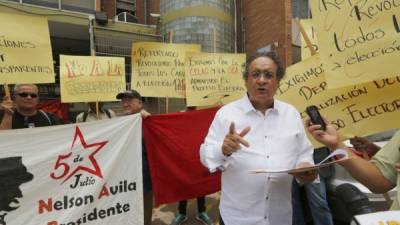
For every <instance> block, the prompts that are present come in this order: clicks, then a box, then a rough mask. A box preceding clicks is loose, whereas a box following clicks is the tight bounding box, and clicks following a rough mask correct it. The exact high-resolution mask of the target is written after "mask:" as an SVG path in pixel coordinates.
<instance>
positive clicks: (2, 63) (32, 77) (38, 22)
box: [0, 13, 55, 84]
mask: <svg viewBox="0 0 400 225" xmlns="http://www.w3.org/2000/svg"><path fill="white" fill-rule="evenodd" d="M0 27H1V31H0V83H7V84H17V83H54V81H55V79H54V77H55V76H54V66H53V56H52V51H51V43H50V34H49V28H48V24H47V18H46V17H39V16H25V15H17V14H7V13H0Z"/></svg>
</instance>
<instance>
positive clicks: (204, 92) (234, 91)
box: [186, 52, 246, 106]
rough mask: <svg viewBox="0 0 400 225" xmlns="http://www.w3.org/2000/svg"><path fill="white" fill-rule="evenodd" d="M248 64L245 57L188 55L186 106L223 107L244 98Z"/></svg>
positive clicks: (205, 54)
mask: <svg viewBox="0 0 400 225" xmlns="http://www.w3.org/2000/svg"><path fill="white" fill-rule="evenodd" d="M245 61H246V55H245V54H216V53H195V52H190V53H187V54H186V101H187V105H188V106H211V105H222V104H226V103H229V102H231V101H233V100H236V99H238V98H240V97H242V96H243V94H244V93H245V92H246V88H245V86H244V81H243V77H242V73H243V69H244V68H243V65H244V63H245Z"/></svg>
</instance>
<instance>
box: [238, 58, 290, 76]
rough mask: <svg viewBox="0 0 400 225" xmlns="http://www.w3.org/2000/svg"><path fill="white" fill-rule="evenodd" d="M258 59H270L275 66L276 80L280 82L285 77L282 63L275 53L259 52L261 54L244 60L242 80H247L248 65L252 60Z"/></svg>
mask: <svg viewBox="0 0 400 225" xmlns="http://www.w3.org/2000/svg"><path fill="white" fill-rule="evenodd" d="M260 57H266V58H270V59H271V60H272V61H273V62H274V63H275V64H276V66H277V70H276V77H277V78H278V80H282V78H283V76H285V68H283V64H282V61H281V60H280V58H279V56H278V54H277V53H276V52H261V53H260V52H257V53H256V54H254V55H251V56H250V57H248V58H247V60H246V65H244V71H243V79H244V80H247V77H248V75H249V66H250V64H251V63H252V62H253V61H254V60H256V59H258V58H260Z"/></svg>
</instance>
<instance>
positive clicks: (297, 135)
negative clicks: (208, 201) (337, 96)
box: [200, 52, 317, 225]
mask: <svg viewBox="0 0 400 225" xmlns="http://www.w3.org/2000/svg"><path fill="white" fill-rule="evenodd" d="M284 73H285V71H284V69H283V67H282V66H281V63H280V61H279V59H278V57H277V56H276V54H275V53H271V52H269V53H263V54H259V55H255V56H253V57H251V58H249V59H248V60H247V62H246V69H245V71H244V73H243V78H244V80H245V85H246V88H247V94H246V95H245V96H243V97H242V98H241V99H239V100H236V101H234V102H232V103H230V104H228V105H225V106H223V107H222V108H221V109H220V110H219V111H218V112H217V114H216V115H215V118H214V121H213V122H212V124H211V127H210V129H209V132H208V134H207V137H206V139H205V141H204V143H203V144H202V146H201V148H200V156H201V161H202V163H203V164H204V165H205V166H206V167H208V168H209V169H210V171H216V170H221V171H223V172H222V178H221V179H222V181H221V201H220V207H219V208H220V213H221V219H222V221H221V222H222V223H225V224H226V225H258V224H265V225H277V224H279V225H291V224H292V203H291V184H292V180H293V177H292V176H291V175H289V174H286V173H266V174H262V175H260V174H251V173H250V172H249V171H250V170H255V169H284V168H295V167H304V166H307V165H310V164H311V165H312V164H313V157H312V153H313V148H312V146H311V144H310V142H309V140H308V139H307V136H306V134H305V130H304V127H303V123H302V121H301V118H300V114H299V112H298V111H297V110H296V109H295V108H294V107H293V106H291V105H289V104H287V103H284V102H281V101H278V100H275V99H274V95H275V92H276V90H277V88H278V86H279V81H280V80H281V79H282V77H283V75H284ZM292 175H294V176H295V177H296V179H297V180H298V181H299V182H301V183H308V182H312V181H313V180H314V179H315V178H316V176H317V174H316V172H315V171H314V172H303V173H296V174H292Z"/></svg>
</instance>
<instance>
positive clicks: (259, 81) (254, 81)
mask: <svg viewBox="0 0 400 225" xmlns="http://www.w3.org/2000/svg"><path fill="white" fill-rule="evenodd" d="M277 69H278V67H277V65H276V64H275V63H274V61H272V59H270V58H268V57H258V58H256V59H255V60H253V61H252V62H251V63H250V65H249V74H248V76H247V79H246V81H245V84H246V88H247V92H248V94H249V99H250V101H251V103H252V104H253V105H254V108H256V109H258V110H260V109H266V108H267V107H269V106H270V105H271V104H272V103H273V100H274V95H275V92H276V90H277V88H278V87H279V80H278V78H277V75H276V73H277Z"/></svg>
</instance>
